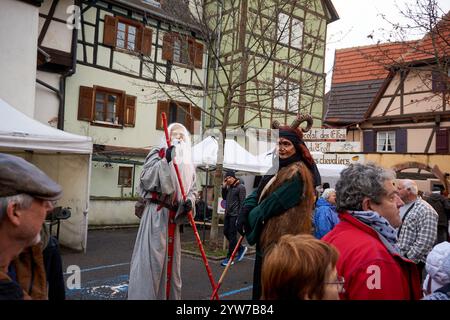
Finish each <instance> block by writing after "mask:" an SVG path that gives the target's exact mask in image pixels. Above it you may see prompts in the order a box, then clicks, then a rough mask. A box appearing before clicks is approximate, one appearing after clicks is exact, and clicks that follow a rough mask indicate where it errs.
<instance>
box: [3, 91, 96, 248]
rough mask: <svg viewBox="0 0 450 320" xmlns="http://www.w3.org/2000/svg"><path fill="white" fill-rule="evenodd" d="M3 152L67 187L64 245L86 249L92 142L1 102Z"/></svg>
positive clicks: (59, 201)
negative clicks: (24, 161) (67, 216)
mask: <svg viewBox="0 0 450 320" xmlns="http://www.w3.org/2000/svg"><path fill="white" fill-rule="evenodd" d="M0 118H1V119H3V120H2V121H1V123H0V152H4V153H9V154H14V155H17V156H20V157H22V158H24V159H26V160H27V161H29V162H31V163H33V164H35V165H36V166H37V167H39V168H40V169H41V170H42V171H44V172H45V173H47V174H48V175H49V176H50V177H51V178H52V179H53V180H55V181H56V182H57V183H59V184H60V185H61V186H62V187H63V197H62V199H60V200H58V203H57V204H56V206H63V207H70V208H71V213H72V215H71V217H70V218H69V219H67V220H64V221H62V222H61V231H60V243H61V244H63V245H65V246H67V247H70V248H72V249H75V250H86V245H87V227H88V211H89V187H90V176H91V159H92V139H91V138H90V137H85V136H79V135H75V134H71V133H68V132H64V131H61V130H58V129H55V128H52V127H49V126H47V125H45V124H42V123H40V122H39V121H36V120H34V119H32V118H30V117H28V116H27V115H25V114H23V113H21V112H20V111H18V110H16V109H15V108H13V107H12V106H10V105H9V104H7V103H6V102H5V101H3V100H2V99H0Z"/></svg>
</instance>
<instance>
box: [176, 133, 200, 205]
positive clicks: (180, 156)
mask: <svg viewBox="0 0 450 320" xmlns="http://www.w3.org/2000/svg"><path fill="white" fill-rule="evenodd" d="M172 143H173V145H174V146H175V162H176V163H177V165H178V170H179V172H180V178H181V181H182V183H183V188H184V192H185V193H186V195H187V194H188V193H189V191H190V190H191V188H192V186H193V183H194V175H195V168H194V164H193V163H192V153H191V148H190V145H189V144H187V143H185V142H184V141H182V140H177V139H174V140H173V141H172ZM171 168H172V170H173V174H172V182H173V183H174V185H176V188H177V200H178V201H179V200H182V199H183V196H182V193H181V190H180V187H179V183H178V179H177V177H176V172H175V169H174V167H173V165H171Z"/></svg>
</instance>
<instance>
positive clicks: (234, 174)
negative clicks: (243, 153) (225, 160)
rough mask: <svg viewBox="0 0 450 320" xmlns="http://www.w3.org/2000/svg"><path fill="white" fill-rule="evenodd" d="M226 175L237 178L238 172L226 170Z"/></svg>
mask: <svg viewBox="0 0 450 320" xmlns="http://www.w3.org/2000/svg"><path fill="white" fill-rule="evenodd" d="M225 177H233V178H236V172H234V170H225Z"/></svg>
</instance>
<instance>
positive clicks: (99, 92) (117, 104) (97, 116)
mask: <svg viewBox="0 0 450 320" xmlns="http://www.w3.org/2000/svg"><path fill="white" fill-rule="evenodd" d="M94 103H95V104H94V116H93V124H95V125H107V126H110V127H118V128H121V126H122V125H123V120H124V119H123V117H124V115H123V112H124V104H125V92H124V91H121V90H116V89H111V88H105V87H100V86H94Z"/></svg>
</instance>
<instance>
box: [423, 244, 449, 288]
mask: <svg viewBox="0 0 450 320" xmlns="http://www.w3.org/2000/svg"><path fill="white" fill-rule="evenodd" d="M425 268H426V270H427V273H428V276H429V277H431V292H434V291H435V290H437V289H439V288H440V287H442V286H444V285H445V284H448V283H450V243H449V242H447V241H444V242H441V243H439V244H437V245H436V246H434V248H433V250H431V252H430V253H429V254H428V256H427V263H426V265H425ZM428 276H427V279H428V278H429V277H428ZM427 279H426V280H425V282H424V286H426V284H427V282H428V281H427Z"/></svg>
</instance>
